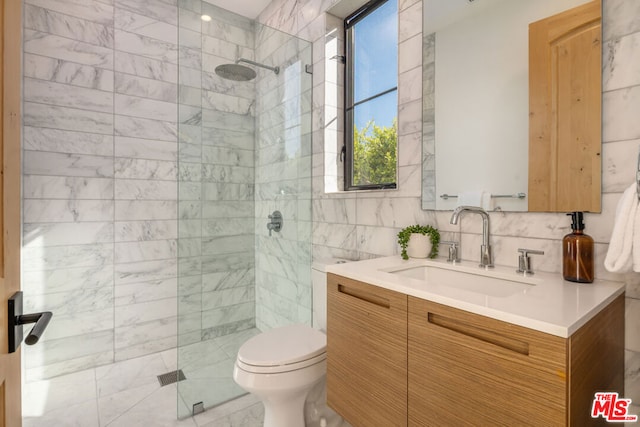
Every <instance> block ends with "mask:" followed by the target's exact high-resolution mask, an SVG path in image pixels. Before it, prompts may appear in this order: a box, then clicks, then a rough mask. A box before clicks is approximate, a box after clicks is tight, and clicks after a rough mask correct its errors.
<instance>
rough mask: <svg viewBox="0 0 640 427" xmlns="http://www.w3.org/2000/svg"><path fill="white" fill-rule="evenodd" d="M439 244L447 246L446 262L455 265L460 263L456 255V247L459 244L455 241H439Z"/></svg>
mask: <svg viewBox="0 0 640 427" xmlns="http://www.w3.org/2000/svg"><path fill="white" fill-rule="evenodd" d="M440 243H444V244H445V245H449V258H447V262H450V263H452V264H455V263H457V262H460V256H459V255H458V245H459V243H458V242H456V241H446V240H445V241H442V240H441V241H440Z"/></svg>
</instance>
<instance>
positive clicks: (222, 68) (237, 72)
mask: <svg viewBox="0 0 640 427" xmlns="http://www.w3.org/2000/svg"><path fill="white" fill-rule="evenodd" d="M240 62H245V63H247V64H250V65H254V66H256V67H260V68H265V69H267V70H271V71H273V72H274V73H275V74H276V75H278V73H280V67H270V66H268V65H264V64H260V63H259V62H254V61H250V60H248V59H244V58H238V60H237V61H236V62H235V64H222V65H218V66H217V67H216V69H215V72H216V74H217V75H219V76H220V77H222V78H224V79H229V80H235V81H247V80H252V79H254V78H255V77H256V72H255V71H254V70H252V69H251V68H249V67H246V66H244V65H240V64H239V63H240Z"/></svg>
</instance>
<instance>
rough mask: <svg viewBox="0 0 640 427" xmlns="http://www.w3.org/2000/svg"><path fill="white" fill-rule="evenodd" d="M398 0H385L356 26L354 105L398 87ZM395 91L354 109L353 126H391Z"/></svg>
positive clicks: (395, 103)
mask: <svg viewBox="0 0 640 427" xmlns="http://www.w3.org/2000/svg"><path fill="white" fill-rule="evenodd" d="M397 10H398V6H397V0H388V1H387V2H386V3H385V4H383V5H382V6H380V7H379V8H377V9H376V10H375V11H373V12H372V13H371V14H370V15H369V16H367V17H366V18H365V19H364V20H362V21H360V22H358V23H356V24H355V30H354V36H355V75H356V78H355V85H354V89H355V102H358V101H360V100H362V99H366V98H368V97H370V96H373V95H375V94H377V93H380V92H383V91H385V90H387V89H391V88H393V87H396V86H397V85H398V44H397V37H398V18H397ZM396 100H397V91H395V92H392V93H389V94H386V95H384V96H382V97H380V98H376V99H375V100H372V101H369V102H366V103H364V104H361V105H359V106H357V107H356V108H355V114H354V117H355V119H354V120H355V125H356V126H357V127H358V128H362V127H363V126H364V125H366V123H367V122H368V121H369V120H370V119H371V118H373V119H375V122H376V124H377V125H379V126H391V123H392V120H393V118H394V117H396V116H397V110H398V109H397V101H396Z"/></svg>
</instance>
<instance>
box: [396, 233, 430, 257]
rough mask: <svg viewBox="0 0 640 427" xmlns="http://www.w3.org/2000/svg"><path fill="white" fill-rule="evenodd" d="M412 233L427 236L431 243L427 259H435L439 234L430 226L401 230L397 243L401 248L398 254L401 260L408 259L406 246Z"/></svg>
mask: <svg viewBox="0 0 640 427" xmlns="http://www.w3.org/2000/svg"><path fill="white" fill-rule="evenodd" d="M412 233H418V234H422V235H424V236H429V240H430V241H431V252H430V253H429V258H435V257H437V256H438V243H440V232H439V231H438V230H437V229H435V228H433V227H432V226H430V225H410V226H409V227H405V228H403V229H402V230H401V231H400V232H399V233H398V243H399V244H400V247H401V248H402V252H401V253H400V255H401V256H402V259H409V255H407V245H408V244H409V239H410V238H411V234H412Z"/></svg>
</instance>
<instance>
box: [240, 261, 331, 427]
mask: <svg viewBox="0 0 640 427" xmlns="http://www.w3.org/2000/svg"><path fill="white" fill-rule="evenodd" d="M335 262H338V261H337V260H330V261H328V262H314V264H313V271H312V274H313V276H312V282H313V319H314V322H313V325H314V328H311V327H310V326H307V325H290V326H284V327H281V328H275V329H272V330H270V331H267V332H263V333H261V334H259V335H256V336H255V337H253V338H250V339H249V340H247V342H245V343H244V344H243V345H242V346H241V347H240V349H239V350H238V357H237V359H236V363H235V366H234V368H233V379H234V380H235V382H236V383H237V384H238V385H239V386H240V387H242V388H243V389H244V390H246V391H248V392H249V393H252V394H255V395H256V396H258V397H259V398H260V400H262V403H263V404H264V409H265V411H264V412H265V414H264V427H304V425H305V416H304V407H305V400H306V399H307V395H308V394H309V391H311V389H312V388H314V386H316V385H318V383H320V381H323V380H324V378H325V375H326V372H327V361H326V358H327V353H326V348H327V337H326V335H325V334H324V333H323V332H321V331H320V329H322V330H325V328H326V295H327V293H326V286H327V285H326V282H327V275H326V270H325V268H326V265H327V264H330V263H335ZM323 424H324V425H326V421H323Z"/></svg>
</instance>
